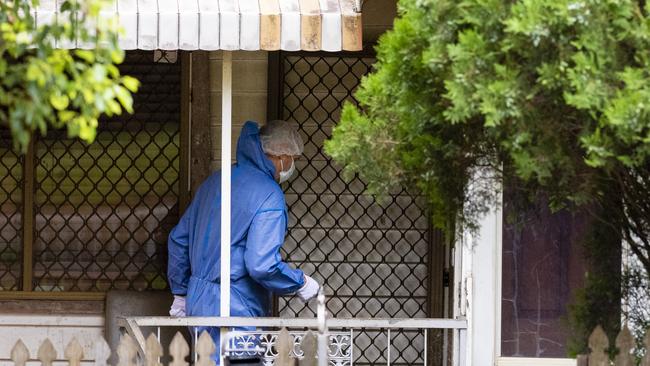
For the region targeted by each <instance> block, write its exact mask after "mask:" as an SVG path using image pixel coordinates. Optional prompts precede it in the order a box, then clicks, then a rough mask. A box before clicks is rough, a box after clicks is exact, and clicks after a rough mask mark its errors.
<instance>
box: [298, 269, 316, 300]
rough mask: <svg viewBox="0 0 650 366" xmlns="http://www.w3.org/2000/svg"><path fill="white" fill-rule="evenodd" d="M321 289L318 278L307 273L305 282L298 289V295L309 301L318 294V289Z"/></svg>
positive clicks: (301, 298)
mask: <svg viewBox="0 0 650 366" xmlns="http://www.w3.org/2000/svg"><path fill="white" fill-rule="evenodd" d="M319 289H320V285H319V284H318V282H316V280H314V279H313V278H311V277H309V276H307V275H305V284H304V285H303V286H302V287H301V288H300V290H298V293H297V294H298V297H300V300H302V301H304V302H307V301H309V300H310V299H312V298H314V297H316V295H318V290H319Z"/></svg>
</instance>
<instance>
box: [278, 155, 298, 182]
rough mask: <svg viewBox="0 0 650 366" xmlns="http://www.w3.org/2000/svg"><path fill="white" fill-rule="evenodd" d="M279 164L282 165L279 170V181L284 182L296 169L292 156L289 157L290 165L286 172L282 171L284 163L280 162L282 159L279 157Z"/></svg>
mask: <svg viewBox="0 0 650 366" xmlns="http://www.w3.org/2000/svg"><path fill="white" fill-rule="evenodd" d="M280 166H281V167H282V170H280V183H284V182H286V181H288V180H289V178H291V176H292V175H293V173H294V172H295V171H296V165H295V163H294V161H293V158H291V167H289V170H287V171H286V172H285V171H284V163H283V162H282V159H280Z"/></svg>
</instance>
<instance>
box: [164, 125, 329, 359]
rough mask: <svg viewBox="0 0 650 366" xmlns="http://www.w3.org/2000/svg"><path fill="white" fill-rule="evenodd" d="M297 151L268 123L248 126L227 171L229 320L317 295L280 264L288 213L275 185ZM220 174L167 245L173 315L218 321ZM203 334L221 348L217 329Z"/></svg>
mask: <svg viewBox="0 0 650 366" xmlns="http://www.w3.org/2000/svg"><path fill="white" fill-rule="evenodd" d="M302 152H303V142H302V139H301V138H300V135H299V134H298V132H297V130H296V129H295V128H294V127H293V126H292V125H291V124H289V123H288V122H285V121H271V122H269V123H267V125H265V126H264V127H262V128H261V129H259V127H258V125H257V124H256V123H255V122H250V121H249V122H246V124H245V125H244V126H243V128H242V130H241V135H240V137H239V141H238V143H237V163H236V164H235V165H234V166H233V169H232V189H231V192H232V204H231V207H232V208H231V241H230V243H229V244H230V246H231V249H230V250H231V257H230V266H231V270H230V280H231V295H230V296H231V300H230V309H231V310H230V312H231V313H230V315H231V316H243V317H260V316H270V311H271V299H272V297H271V296H272V293H275V294H278V295H287V294H293V293H296V294H297V295H298V296H299V297H300V298H301V299H302V300H303V301H308V300H309V299H311V298H313V297H314V296H316V295H317V293H318V290H319V287H320V286H319V285H318V283H317V282H316V281H315V280H314V279H312V278H311V277H309V276H307V275H305V274H304V273H303V272H302V271H301V270H299V269H294V268H291V267H290V266H289V265H288V264H287V263H285V262H283V261H282V258H281V257H280V247H281V246H282V244H283V243H284V238H285V234H286V232H287V207H286V203H285V200H284V193H283V191H282V188H281V187H280V184H279V183H282V182H284V181H286V180H288V179H289V178H290V176H291V175H292V174H293V172H294V171H295V160H296V159H297V158H299V156H300V155H301V154H302ZM220 223H221V173H220V172H216V173H214V174H212V175H211V176H210V177H209V178H208V179H207V180H206V181H205V182H204V183H203V184H202V185H201V186H200V187H199V189H198V191H197V192H196V195H195V197H194V198H193V200H192V202H191V204H190V206H189V207H188V208H187V210H186V211H185V213H184V214H183V216H182V218H181V219H180V221H179V223H178V225H177V226H176V227H175V228H174V229H173V230H172V231H171V233H170V235H169V240H168V247H169V265H168V270H167V275H168V278H169V284H170V287H171V291H172V293H173V295H174V302H173V304H172V307H171V309H170V315H172V316H186V315H187V316H219V310H220V295H219V294H220V285H219V283H220V275H221V269H220V263H221V258H220V255H221V248H220V245H221V243H220V232H221V227H220ZM203 329H207V330H208V331H209V332H210V335H211V336H212V338H213V339H214V341H215V344H216V345H217V347H218V345H219V330H218V329H216V328H202V329H199V332H201V331H203Z"/></svg>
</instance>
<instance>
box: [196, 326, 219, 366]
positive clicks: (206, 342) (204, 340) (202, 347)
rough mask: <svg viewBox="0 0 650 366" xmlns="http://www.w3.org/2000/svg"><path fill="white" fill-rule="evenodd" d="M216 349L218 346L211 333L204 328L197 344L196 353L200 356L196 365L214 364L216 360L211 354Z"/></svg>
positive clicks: (209, 365) (206, 365) (211, 365)
mask: <svg viewBox="0 0 650 366" xmlns="http://www.w3.org/2000/svg"><path fill="white" fill-rule="evenodd" d="M216 351H217V347H216V346H215V345H214V342H213V341H212V337H210V333H208V332H207V331H205V330H204V331H203V332H202V333H201V336H200V337H199V341H198V342H197V345H196V353H197V354H198V356H199V359H198V361H197V363H196V366H214V360H213V359H212V357H211V356H212V355H213V354H214V353H215V352H216Z"/></svg>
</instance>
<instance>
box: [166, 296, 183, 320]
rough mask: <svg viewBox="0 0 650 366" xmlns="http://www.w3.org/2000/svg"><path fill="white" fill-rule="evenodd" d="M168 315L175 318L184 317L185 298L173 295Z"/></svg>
mask: <svg viewBox="0 0 650 366" xmlns="http://www.w3.org/2000/svg"><path fill="white" fill-rule="evenodd" d="M169 315H171V316H173V317H175V318H178V317H183V316H185V296H176V295H174V302H173V303H172V307H171V309H169Z"/></svg>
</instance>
